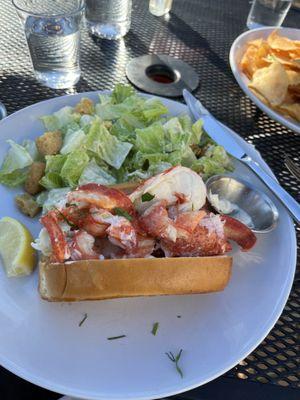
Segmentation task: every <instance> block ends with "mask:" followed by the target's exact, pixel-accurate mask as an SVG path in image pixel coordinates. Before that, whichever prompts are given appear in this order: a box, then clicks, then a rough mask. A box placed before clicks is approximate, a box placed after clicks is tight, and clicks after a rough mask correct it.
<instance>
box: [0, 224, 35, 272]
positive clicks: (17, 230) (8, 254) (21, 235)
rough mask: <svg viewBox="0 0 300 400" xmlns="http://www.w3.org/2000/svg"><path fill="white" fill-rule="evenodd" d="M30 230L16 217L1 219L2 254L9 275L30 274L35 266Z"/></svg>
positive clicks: (0, 242) (0, 252)
mask: <svg viewBox="0 0 300 400" xmlns="http://www.w3.org/2000/svg"><path fill="white" fill-rule="evenodd" d="M32 241H33V238H32V236H31V233H30V232H29V230H28V229H27V228H26V227H25V226H24V225H23V224H21V223H20V222H19V221H17V220H16V219H14V218H10V217H4V218H2V219H0V256H1V257H2V260H3V262H4V267H5V270H6V274H7V276H9V277H11V276H22V275H29V274H30V273H31V272H32V271H33V269H34V266H35V250H34V249H33V248H32V247H31V242H32Z"/></svg>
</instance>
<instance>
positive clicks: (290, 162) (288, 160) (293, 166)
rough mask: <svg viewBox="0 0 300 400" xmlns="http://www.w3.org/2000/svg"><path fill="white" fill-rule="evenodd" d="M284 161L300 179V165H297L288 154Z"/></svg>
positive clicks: (299, 179)
mask: <svg viewBox="0 0 300 400" xmlns="http://www.w3.org/2000/svg"><path fill="white" fill-rule="evenodd" d="M284 163H285V166H286V167H287V169H288V170H289V171H290V173H291V174H292V175H294V177H295V178H296V179H298V181H300V167H299V166H298V165H296V164H295V163H294V161H293V160H292V159H291V158H290V157H289V156H287V155H285V158H284Z"/></svg>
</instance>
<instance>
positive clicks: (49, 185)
mask: <svg viewBox="0 0 300 400" xmlns="http://www.w3.org/2000/svg"><path fill="white" fill-rule="evenodd" d="M40 184H41V185H42V186H43V187H44V188H45V189H48V190H50V189H55V188H60V187H62V186H64V182H63V180H62V178H61V176H60V174H59V173H57V172H48V173H47V174H46V175H44V176H43V177H42V179H41V180H40Z"/></svg>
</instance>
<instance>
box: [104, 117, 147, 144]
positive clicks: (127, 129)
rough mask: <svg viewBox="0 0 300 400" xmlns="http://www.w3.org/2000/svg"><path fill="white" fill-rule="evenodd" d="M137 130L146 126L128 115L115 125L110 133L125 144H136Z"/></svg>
mask: <svg viewBox="0 0 300 400" xmlns="http://www.w3.org/2000/svg"><path fill="white" fill-rule="evenodd" d="M137 128H139V129H143V128H145V125H144V124H143V122H141V121H140V120H139V119H138V118H137V117H136V116H134V115H133V114H126V115H124V116H122V117H121V118H119V119H118V120H117V121H116V122H115V123H114V124H113V126H112V128H111V130H110V133H111V134H112V135H114V136H116V137H117V138H118V139H120V140H121V141H123V142H124V141H125V142H129V143H134V142H135V138H136V134H135V130H136V129H137Z"/></svg>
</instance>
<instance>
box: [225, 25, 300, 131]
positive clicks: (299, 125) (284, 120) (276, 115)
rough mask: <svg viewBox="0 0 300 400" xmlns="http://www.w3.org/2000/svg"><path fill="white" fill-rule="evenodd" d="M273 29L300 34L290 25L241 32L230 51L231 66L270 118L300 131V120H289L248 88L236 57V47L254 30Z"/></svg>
mask: <svg viewBox="0 0 300 400" xmlns="http://www.w3.org/2000/svg"><path fill="white" fill-rule="evenodd" d="M273 30H279V31H286V30H288V31H295V32H299V36H300V29H297V28H289V27H280V28H278V27H276V26H269V27H262V28H256V29H251V30H248V31H246V32H243V33H241V34H240V35H239V36H238V37H237V38H236V39H235V40H234V42H233V43H232V45H231V47H230V52H229V64H230V68H231V72H232V74H233V75H234V77H235V80H236V81H237V83H238V85H239V86H240V88H241V89H242V91H243V92H244V94H245V95H246V96H247V97H249V98H250V100H252V101H253V103H254V104H255V105H256V106H257V107H258V108H259V109H260V110H261V111H263V112H264V113H265V114H267V115H268V117H269V118H271V119H273V120H275V121H276V122H278V123H280V124H282V125H283V126H285V127H286V128H288V129H290V130H292V131H293V132H296V133H300V122H299V123H297V122H293V121H291V120H288V119H287V118H286V117H284V116H283V115H282V114H280V113H278V112H277V111H274V110H273V109H271V108H270V107H268V106H267V105H266V104H264V103H263V102H262V101H261V100H260V99H259V98H258V97H257V96H255V94H254V93H253V92H252V91H251V90H250V89H249V88H248V86H247V85H246V84H245V82H244V80H243V79H242V76H245V74H244V73H243V72H241V71H239V67H238V64H237V61H236V59H235V51H236V48H237V47H238V45H239V43H240V41H242V39H244V38H245V37H247V36H250V35H251V34H252V33H253V32H269V31H270V32H271V31H273Z"/></svg>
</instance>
